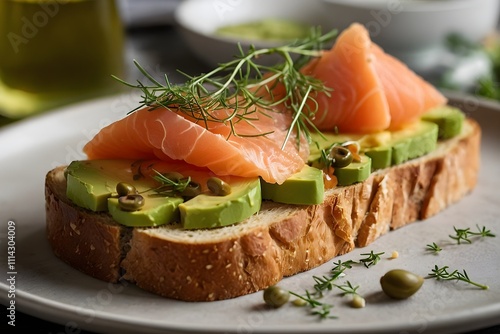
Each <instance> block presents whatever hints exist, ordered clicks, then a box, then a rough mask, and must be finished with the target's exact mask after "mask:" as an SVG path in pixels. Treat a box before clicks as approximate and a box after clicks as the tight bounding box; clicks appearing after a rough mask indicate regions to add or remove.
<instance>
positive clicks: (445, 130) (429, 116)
mask: <svg viewBox="0 0 500 334" xmlns="http://www.w3.org/2000/svg"><path fill="white" fill-rule="evenodd" d="M422 119H423V120H424V121H427V122H432V123H435V124H437V126H438V127H439V133H438V138H439V139H448V138H452V137H454V136H456V135H458V134H459V133H460V132H461V131H462V124H463V122H464V119H465V114H464V113H463V112H462V111H461V110H460V109H458V108H455V107H451V106H444V107H439V108H434V109H431V110H430V111H428V112H427V113H425V114H424V115H423V116H422Z"/></svg>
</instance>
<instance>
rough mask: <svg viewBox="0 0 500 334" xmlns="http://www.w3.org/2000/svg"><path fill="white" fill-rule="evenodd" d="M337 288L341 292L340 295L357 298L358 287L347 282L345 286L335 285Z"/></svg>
mask: <svg viewBox="0 0 500 334" xmlns="http://www.w3.org/2000/svg"><path fill="white" fill-rule="evenodd" d="M335 286H336V287H337V288H339V289H340V290H342V291H343V293H342V295H343V296H346V295H353V296H355V295H357V296H359V294H358V292H357V290H358V289H359V285H356V286H353V285H352V283H351V282H349V281H347V282H346V283H345V284H342V285H335Z"/></svg>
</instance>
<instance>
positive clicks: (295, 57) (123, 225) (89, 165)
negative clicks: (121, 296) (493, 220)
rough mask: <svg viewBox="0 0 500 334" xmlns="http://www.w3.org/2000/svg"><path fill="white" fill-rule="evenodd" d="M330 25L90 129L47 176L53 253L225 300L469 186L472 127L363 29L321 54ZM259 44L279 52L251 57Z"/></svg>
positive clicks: (474, 148) (110, 273) (164, 287)
mask: <svg viewBox="0 0 500 334" xmlns="http://www.w3.org/2000/svg"><path fill="white" fill-rule="evenodd" d="M332 35H333V33H331V34H326V35H323V36H317V35H314V34H312V36H311V38H310V39H309V40H306V41H304V42H303V43H302V44H294V45H288V46H284V47H279V48H275V49H266V50H250V51H249V52H248V53H242V55H241V57H238V58H235V60H234V61H233V62H231V63H228V64H224V65H221V67H220V68H218V69H216V70H214V71H213V72H210V73H208V74H203V75H200V76H198V77H190V78H188V81H187V83H186V84H183V85H171V84H170V83H168V80H167V83H166V84H160V83H159V82H157V81H156V80H154V79H153V78H150V79H151V80H152V82H153V83H152V84H151V85H150V86H147V85H143V84H139V85H138V86H139V88H141V89H142V90H143V93H144V95H143V98H144V101H143V104H142V105H141V107H139V108H138V109H137V110H134V111H133V112H131V113H129V114H128V115H127V116H126V117H125V118H123V119H121V120H119V121H117V122H115V123H113V124H111V125H109V126H107V127H105V128H103V129H102V130H101V131H100V132H99V133H98V134H97V135H96V136H95V137H94V138H93V139H92V140H90V142H88V143H87V144H86V146H85V147H84V152H85V153H86V154H87V156H88V160H85V161H74V162H72V163H70V164H69V165H68V166H61V167H58V168H55V169H54V170H51V171H50V172H48V174H47V177H46V208H47V237H48V241H49V243H50V245H51V247H52V249H53V251H54V253H55V254H56V255H57V256H58V257H59V258H60V259H62V260H63V261H65V262H66V263H68V264H69V265H70V266H72V267H74V268H76V269H78V270H81V271H82V272H84V273H86V274H88V275H91V276H93V277H96V278H99V279H101V280H104V281H108V282H118V281H119V280H121V279H125V280H128V281H130V282H134V283H135V284H136V285H137V286H139V287H141V288H143V289H145V290H148V291H151V292H153V293H156V294H159V295H162V296H165V297H169V298H175V299H179V300H186V301H210V300H221V299H228V298H233V297H237V296H241V295H244V294H248V293H252V292H255V291H258V290H261V289H265V288H266V287H268V286H271V285H273V284H276V283H277V282H278V281H280V280H281V279H282V278H283V277H285V276H290V275H294V274H297V273H299V272H302V271H305V270H308V269H311V268H313V267H316V266H319V265H321V264H323V263H325V262H327V261H329V260H331V259H332V258H333V257H335V256H337V255H339V254H345V253H347V252H349V251H351V250H353V249H354V248H355V247H356V246H360V247H362V246H366V245H368V244H370V243H371V242H372V241H374V240H375V239H377V238H378V237H379V236H381V235H383V234H384V233H386V232H388V231H389V230H391V229H397V228H400V227H402V226H404V225H406V224H408V223H411V222H413V221H416V220H419V219H425V218H427V217H430V216H432V215H434V214H436V213H438V212H440V211H441V210H443V209H445V208H446V207H447V206H449V205H450V204H452V203H454V202H456V201H458V200H459V199H460V198H462V197H463V196H464V195H465V194H467V193H468V192H469V191H471V190H472V189H473V188H474V186H475V184H476V180H477V174H478V169H479V146H480V128H479V127H478V125H477V123H476V122H474V121H473V120H471V119H469V118H467V117H465V115H464V114H463V113H462V112H461V111H460V110H458V109H455V108H452V107H450V106H447V99H446V98H445V97H444V96H443V95H441V94H440V93H439V92H438V91H437V90H436V89H435V88H434V87H432V86H431V85H430V84H429V83H427V82H425V81H424V80H423V79H422V78H420V77H419V76H417V75H416V74H415V73H413V72H412V71H411V70H410V69H408V68H407V67H406V66H405V65H403V64H402V63H400V62H399V61H398V60H396V59H394V58H393V57H391V56H390V55H388V54H386V53H384V51H383V50H381V49H380V48H379V47H378V46H377V45H375V44H373V43H372V42H371V41H370V38H369V34H368V32H367V31H366V29H365V28H364V27H363V26H362V25H359V24H353V25H352V26H351V27H350V28H348V29H346V30H345V31H343V32H342V33H341V34H340V35H339V36H337V37H336V39H335V41H334V44H333V46H332V48H331V49H329V50H321V48H319V49H318V46H319V45H321V42H324V41H326V40H327V39H328V38H331V37H332ZM269 53H273V54H279V55H281V56H283V60H284V61H283V63H282V64H279V65H276V66H275V67H265V66H262V65H259V64H258V63H257V62H255V59H257V58H258V57H260V56H263V55H265V54H269ZM226 72H227V73H228V74H224V75H222V74H223V73H226ZM248 73H252V74H253V75H255V79H254V76H253V75H252V76H250V74H248Z"/></svg>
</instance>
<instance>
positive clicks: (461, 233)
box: [449, 225, 495, 244]
mask: <svg viewBox="0 0 500 334" xmlns="http://www.w3.org/2000/svg"><path fill="white" fill-rule="evenodd" d="M476 227H477V229H478V232H474V231H471V230H470V228H469V227H467V228H463V229H461V228H456V227H455V226H454V227H453V229H454V230H455V235H450V236H449V237H450V238H452V239H453V240H455V241H456V242H457V243H458V244H461V243H462V242H466V243H468V244H470V243H472V240H471V239H470V238H471V237H473V236H479V237H482V238H484V237H495V235H494V234H493V233H491V231H490V230H487V229H486V227H485V226H483V227H482V228H480V227H479V225H476Z"/></svg>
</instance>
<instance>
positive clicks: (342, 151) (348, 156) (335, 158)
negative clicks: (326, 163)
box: [328, 145, 352, 168]
mask: <svg viewBox="0 0 500 334" xmlns="http://www.w3.org/2000/svg"><path fill="white" fill-rule="evenodd" d="M328 158H329V159H331V161H332V166H333V167H334V168H343V167H346V166H349V164H350V163H351V162H352V153H351V151H349V149H348V148H346V147H343V146H338V145H335V146H333V147H332V149H331V150H330V153H329V154H328Z"/></svg>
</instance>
